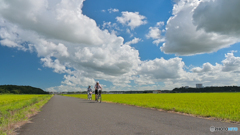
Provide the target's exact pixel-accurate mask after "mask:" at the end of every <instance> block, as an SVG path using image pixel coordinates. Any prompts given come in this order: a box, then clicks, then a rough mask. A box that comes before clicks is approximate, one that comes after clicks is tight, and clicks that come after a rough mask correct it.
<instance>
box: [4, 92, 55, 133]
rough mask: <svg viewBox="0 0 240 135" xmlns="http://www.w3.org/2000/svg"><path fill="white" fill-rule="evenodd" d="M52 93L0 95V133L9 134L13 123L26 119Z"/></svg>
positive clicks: (38, 108)
mask: <svg viewBox="0 0 240 135" xmlns="http://www.w3.org/2000/svg"><path fill="white" fill-rule="evenodd" d="M51 97H52V95H14V94H12V95H7V94H3V95H0V134H1V135H4V134H11V133H12V132H13V129H14V125H15V124H17V123H19V122H23V121H27V120H28V117H29V116H31V115H33V114H34V113H36V112H38V111H39V110H40V108H41V107H42V106H43V105H44V104H45V103H47V102H48V100H49V99H50V98H51Z"/></svg>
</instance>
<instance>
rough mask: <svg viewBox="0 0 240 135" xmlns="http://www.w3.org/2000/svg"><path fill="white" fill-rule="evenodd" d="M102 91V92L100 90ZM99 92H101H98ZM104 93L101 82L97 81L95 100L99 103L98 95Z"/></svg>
mask: <svg viewBox="0 0 240 135" xmlns="http://www.w3.org/2000/svg"><path fill="white" fill-rule="evenodd" d="M100 89H101V90H100ZM98 90H99V91H98ZM101 93H102V86H101V85H100V84H99V82H98V81H97V82H96V84H95V100H96V101H97V96H98V94H101Z"/></svg>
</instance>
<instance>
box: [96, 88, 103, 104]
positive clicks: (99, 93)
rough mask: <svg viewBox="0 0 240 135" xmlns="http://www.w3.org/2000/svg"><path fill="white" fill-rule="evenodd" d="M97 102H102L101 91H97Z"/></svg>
mask: <svg viewBox="0 0 240 135" xmlns="http://www.w3.org/2000/svg"><path fill="white" fill-rule="evenodd" d="M97 102H99V103H101V102H102V90H98V96H97Z"/></svg>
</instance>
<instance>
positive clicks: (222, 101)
mask: <svg viewBox="0 0 240 135" xmlns="http://www.w3.org/2000/svg"><path fill="white" fill-rule="evenodd" d="M64 96H71V97H77V98H84V99H87V95H86V94H72V95H64ZM93 97H94V95H93ZM102 99H103V101H109V102H114V103H121V104H128V105H135V106H141V107H148V108H157V109H164V110H173V111H176V112H182V113H187V114H194V115H198V116H204V117H216V118H219V119H224V120H231V121H235V122H240V93H176V94H175V93H162V94H103V95H102Z"/></svg>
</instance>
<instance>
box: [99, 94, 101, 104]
mask: <svg viewBox="0 0 240 135" xmlns="http://www.w3.org/2000/svg"><path fill="white" fill-rule="evenodd" d="M101 102H102V95H100V97H99V103H101Z"/></svg>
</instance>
